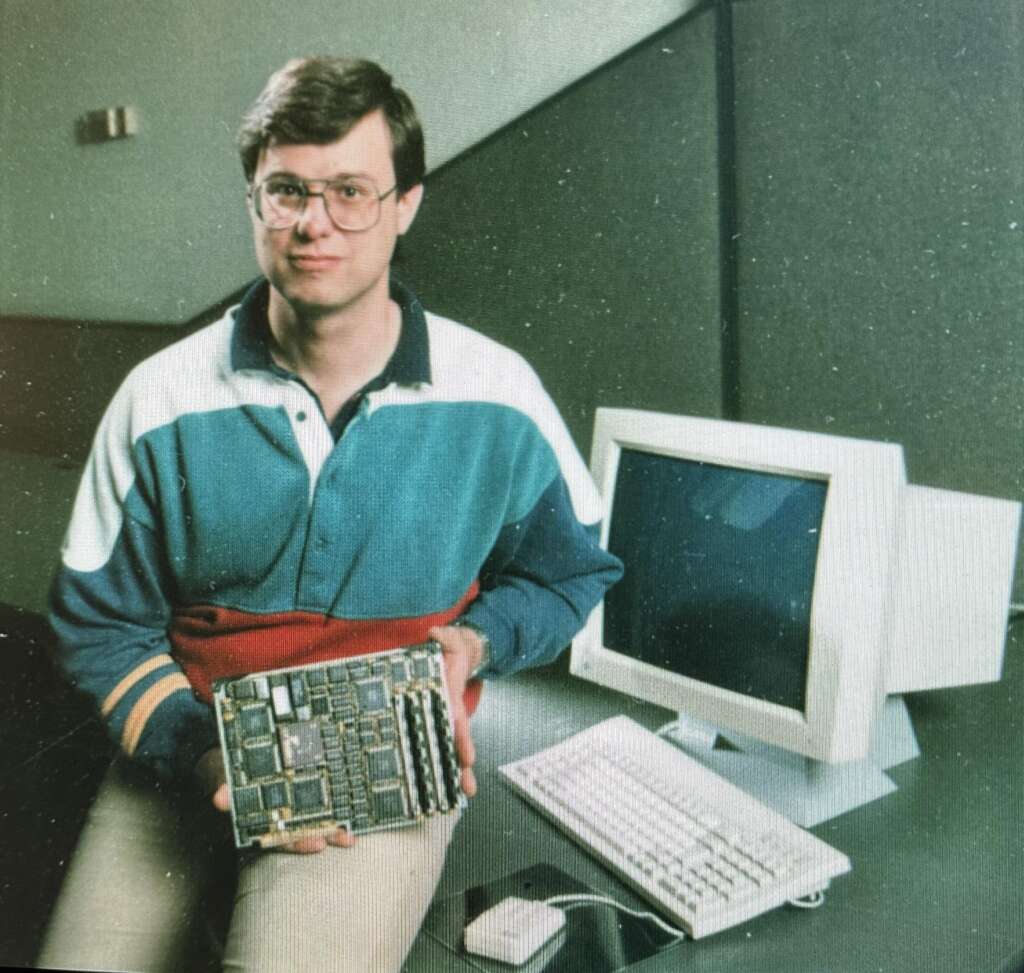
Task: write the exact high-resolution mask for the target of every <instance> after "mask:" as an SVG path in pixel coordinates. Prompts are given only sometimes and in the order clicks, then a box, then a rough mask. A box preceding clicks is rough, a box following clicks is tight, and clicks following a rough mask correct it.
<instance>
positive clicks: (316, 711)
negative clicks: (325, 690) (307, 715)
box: [309, 694, 331, 716]
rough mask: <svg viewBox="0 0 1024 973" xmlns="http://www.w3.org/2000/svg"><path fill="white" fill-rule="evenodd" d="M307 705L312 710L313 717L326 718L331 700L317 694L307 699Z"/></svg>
mask: <svg viewBox="0 0 1024 973" xmlns="http://www.w3.org/2000/svg"><path fill="white" fill-rule="evenodd" d="M309 704H310V706H311V707H312V709H313V715H314V716H327V714H328V713H330V711H331V699H330V697H329V696H324V695H323V694H318V695H316V696H311V697H310V698H309Z"/></svg>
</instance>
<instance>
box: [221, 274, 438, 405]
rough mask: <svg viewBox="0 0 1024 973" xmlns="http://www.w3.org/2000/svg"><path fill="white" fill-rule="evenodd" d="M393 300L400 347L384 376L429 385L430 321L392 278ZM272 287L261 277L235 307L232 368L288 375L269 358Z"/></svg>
mask: <svg viewBox="0 0 1024 973" xmlns="http://www.w3.org/2000/svg"><path fill="white" fill-rule="evenodd" d="M390 291H391V299H392V300H393V301H395V302H396V303H397V304H398V306H399V308H401V311H402V330H401V333H400V334H399V336H398V345H397V346H396V347H395V350H394V353H393V354H392V355H391V359H390V361H388V363H387V365H386V366H385V367H384V371H383V372H382V373H381V375H382V377H383V376H386V377H387V380H388V382H394V383H396V384H398V385H417V384H421V383H422V384H426V385H429V384H430V340H429V337H428V335H427V318H426V314H425V313H424V311H423V305H422V304H420V301H419V298H418V297H417V296H416V295H415V294H414V293H413V292H412V291H411V290H410V289H409V288H408V287H406V286H405V285H404V284H403V283H401V281H399V280H397V279H396V278H395V276H394V275H393V274H392V276H391V287H390ZM269 305H270V284H269V283H268V282H267V281H266V280H265V279H264V278H262V277H261V278H259V279H258V280H256V281H254V282H253V284H252V286H251V287H250V288H249V290H248V291H247V292H246V294H245V297H243V298H242V303H241V304H239V306H238V307H237V308H236V310H235V312H234V315H235V323H234V329H233V331H232V334H231V368H232V370H233V371H240V370H242V369H258V370H262V371H269V372H274V373H276V374H287V373H286V372H284V370H283V369H281V368H280V367H278V366H277V365H276V364H275V363H274V360H273V358H272V357H271V355H270V321H269V318H268V316H267V309H268V307H269Z"/></svg>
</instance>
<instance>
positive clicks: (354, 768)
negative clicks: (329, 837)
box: [214, 642, 465, 848]
mask: <svg viewBox="0 0 1024 973" xmlns="http://www.w3.org/2000/svg"><path fill="white" fill-rule="evenodd" d="M214 704H215V707H216V713H217V722H218V728H219V731H220V735H221V747H222V749H223V752H224V762H225V767H226V768H227V772H228V782H229V786H230V787H231V789H232V814H233V817H232V821H233V824H234V831H235V844H236V845H237V846H238V847H239V848H245V847H250V846H253V845H257V846H262V847H269V846H272V845H276V844H282V843H284V842H289V841H294V840H295V839H296V838H298V837H301V836H303V835H311V834H322V833H324V832H326V831H329V830H332V829H334V828H338V827H346V828H349V829H350V830H352V831H353V832H355V833H362V832H366V831H374V830H379V829H381V828H393V827H398V826H402V825H408V824H413V823H415V822H417V821H419V820H421V819H422V818H423V817H425V816H427V815H433V814H438V813H444V812H447V811H450V810H453V809H454V808H457V807H461V806H462V805H464V804H465V797H464V795H463V794H462V789H461V781H460V772H459V766H458V760H457V758H456V755H455V744H454V739H453V734H452V726H451V717H450V713H449V706H448V694H447V687H446V685H445V671H444V663H443V659H442V656H441V649H440V646H439V645H437V643H434V642H429V643H425V644H423V645H414V646H409V647H407V648H402V649H394V650H391V651H388V652H380V653H373V654H370V655H365V656H358V657H355V658H346V659H336V660H332V661H331V662H328V663H323V664H315V665H308V666H300V667H298V668H294V669H281V670H274V671H272V672H262V673H254V674H252V675H249V676H238V677H234V678H231V679H224V680H220V681H218V682H217V683H216V684H215V685H214Z"/></svg>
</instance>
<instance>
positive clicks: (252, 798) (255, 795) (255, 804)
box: [235, 787, 262, 814]
mask: <svg viewBox="0 0 1024 973" xmlns="http://www.w3.org/2000/svg"><path fill="white" fill-rule="evenodd" d="M235 810H236V811H237V812H238V813H239V814H256V813H257V812H259V811H261V810H262V808H261V807H260V789H259V788H258V787H236V788H235Z"/></svg>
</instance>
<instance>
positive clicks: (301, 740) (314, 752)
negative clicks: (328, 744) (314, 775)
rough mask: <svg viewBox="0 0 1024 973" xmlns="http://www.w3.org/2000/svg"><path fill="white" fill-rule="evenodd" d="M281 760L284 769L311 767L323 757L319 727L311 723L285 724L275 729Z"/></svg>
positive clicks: (310, 721) (311, 721)
mask: <svg viewBox="0 0 1024 973" xmlns="http://www.w3.org/2000/svg"><path fill="white" fill-rule="evenodd" d="M277 735H278V738H279V739H280V741H281V759H282V762H283V763H284V765H285V766H286V767H312V766H313V765H314V764H318V763H319V762H320V761H321V760H322V759H323V756H324V744H323V739H322V738H321V736H320V727H319V726H318V725H317V724H316V723H315V722H314V721H313V720H309V721H307V722H305V723H285V724H283V725H282V726H279V727H278V728H277Z"/></svg>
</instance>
